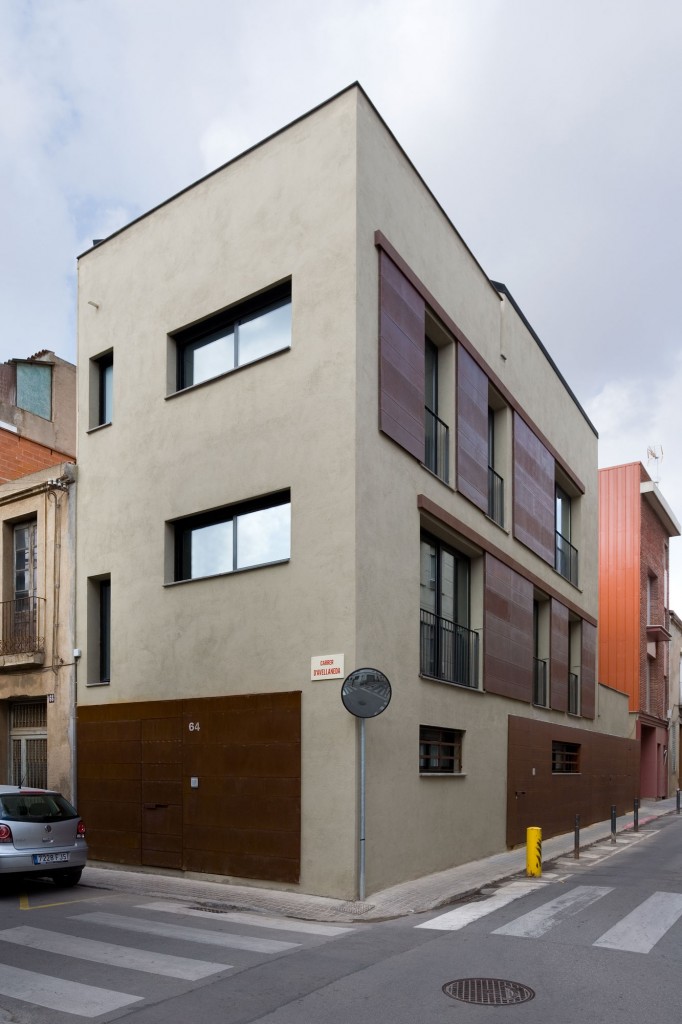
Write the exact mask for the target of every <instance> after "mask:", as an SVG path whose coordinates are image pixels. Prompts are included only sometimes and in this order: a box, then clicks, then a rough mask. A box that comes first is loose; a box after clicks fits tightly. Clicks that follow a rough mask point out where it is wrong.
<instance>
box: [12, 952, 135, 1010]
mask: <svg viewBox="0 0 682 1024" xmlns="http://www.w3.org/2000/svg"><path fill="white" fill-rule="evenodd" d="M0 995H3V996H9V998H10V999H18V1000H20V1001H21V1002H22V1003H32V1004H33V1005H34V1006H45V1007H47V1009H49V1010H60V1011H61V1012H64V1008H65V1007H68V1010H67V1011H66V1012H68V1013H73V1014H76V1015H77V1016H78V1017H99V1015H100V1014H102V1013H111V1012H112V1011H113V1010H120V1009H121V1008H122V1007H124V1006H130V1004H131V1003H139V1002H142V997H141V996H130V995H127V994H126V993H125V992H112V991H111V990H110V989H107V988H96V987H95V986H94V985H82V984H81V983H80V982H78V981H63V980H62V979H61V978H51V977H49V976H48V975H47V974H36V973H35V972H34V971H22V970H21V969H20V968H18V967H6V966H5V965H4V964H0Z"/></svg>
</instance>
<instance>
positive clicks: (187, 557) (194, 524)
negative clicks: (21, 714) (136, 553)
mask: <svg viewBox="0 0 682 1024" xmlns="http://www.w3.org/2000/svg"><path fill="white" fill-rule="evenodd" d="M282 506H288V507H289V513H290V515H291V492H290V491H289V490H288V489H287V490H282V491H276V492H274V493H272V494H268V495H265V496H263V497H260V498H253V499H251V500H248V501H242V502H237V503H235V504H231V505H224V506H221V507H219V508H216V509H211V510H209V511H206V512H197V513H195V514H193V515H190V516H183V517H182V518H181V519H176V520H173V521H171V522H170V523H169V524H168V525H169V526H170V527H171V530H172V544H173V570H172V571H173V578H172V580H171V581H170V582H171V583H191V582H193V581H194V580H206V579H214V578H215V577H219V576H232V575H234V574H235V573H240V572H250V571H251V570H252V569H262V568H264V567H266V566H269V565H280V564H282V563H284V562H288V561H289V560H290V558H291V520H290V521H289V547H288V553H287V555H286V556H285V557H283V558H275V559H271V560H269V561H266V562H257V563H255V564H253V565H245V566H239V565H238V564H237V557H238V537H239V527H238V525H237V528H236V529H235V528H234V525H233V527H232V568H231V569H221V570H219V571H218V572H213V573H206V574H203V575H192V544H191V540H192V535H193V534H194V533H195V532H197V531H198V530H201V529H203V528H204V527H207V526H218V525H221V524H226V523H232V524H234V523H237V524H238V521H239V518H240V517H244V516H247V515H250V514H251V513H253V512H262V511H265V510H267V509H273V508H279V507H282Z"/></svg>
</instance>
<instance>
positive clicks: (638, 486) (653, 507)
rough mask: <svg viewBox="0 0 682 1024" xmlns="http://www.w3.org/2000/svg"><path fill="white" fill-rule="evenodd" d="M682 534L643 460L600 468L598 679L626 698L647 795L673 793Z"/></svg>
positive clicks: (641, 787) (660, 795) (641, 792)
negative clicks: (673, 684)
mask: <svg viewBox="0 0 682 1024" xmlns="http://www.w3.org/2000/svg"><path fill="white" fill-rule="evenodd" d="M679 535H680V524H679V523H678V521H677V519H676V518H675V515H674V513H673V512H672V510H671V508H670V507H669V505H668V503H667V502H666V500H665V498H664V497H663V495H662V494H661V491H660V489H659V487H658V485H657V484H656V483H654V481H653V480H652V479H651V477H650V476H649V474H648V473H647V471H646V469H645V468H644V466H643V465H642V464H641V463H640V462H631V463H627V464H625V465H622V466H611V467H609V468H608V469H601V470H599V679H600V681H601V682H603V683H605V684H606V685H608V686H612V687H614V688H615V689H617V690H620V691H622V692H623V693H626V694H627V696H628V702H629V710H630V715H631V718H632V735H633V737H635V738H636V740H637V742H638V743H639V744H640V794H641V796H642V797H654V798H657V797H665V796H668V787H669V781H668V757H669V742H670V740H669V728H670V720H671V717H672V709H671V703H670V686H669V676H670V658H669V654H670V650H669V645H670V641H671V638H672V634H671V632H670V606H669V589H668V574H669V565H670V551H669V546H670V540H671V538H673V537H679Z"/></svg>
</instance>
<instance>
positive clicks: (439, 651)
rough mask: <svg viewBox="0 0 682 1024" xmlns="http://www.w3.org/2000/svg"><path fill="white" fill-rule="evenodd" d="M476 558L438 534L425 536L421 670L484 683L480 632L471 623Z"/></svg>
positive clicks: (464, 681) (474, 684) (459, 680)
mask: <svg viewBox="0 0 682 1024" xmlns="http://www.w3.org/2000/svg"><path fill="white" fill-rule="evenodd" d="M469 580H470V562H469V559H468V558H467V556H466V555H463V554H461V553H460V552H458V551H455V550H454V549H453V548H449V547H447V546H446V545H445V544H442V543H441V542H440V541H439V540H436V539H435V538H434V537H430V536H428V535H424V536H423V537H422V540H421V578H420V586H419V590H420V609H421V610H420V630H421V637H420V648H421V650H420V671H421V672H422V674H423V675H427V676H433V677H435V678H436V679H442V680H444V681H445V682H448V683H459V684H460V685H462V686H471V687H477V686H478V634H477V633H474V632H472V631H471V630H470V629H469Z"/></svg>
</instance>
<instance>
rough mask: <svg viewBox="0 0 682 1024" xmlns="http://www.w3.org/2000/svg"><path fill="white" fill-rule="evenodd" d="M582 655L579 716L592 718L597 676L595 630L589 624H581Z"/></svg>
mask: <svg viewBox="0 0 682 1024" xmlns="http://www.w3.org/2000/svg"><path fill="white" fill-rule="evenodd" d="M581 647H582V654H581V658H580V714H581V715H582V717H583V718H594V703H595V687H596V674H597V629H596V627H595V626H591V625H590V623H589V622H583V623H582V643H581Z"/></svg>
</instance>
